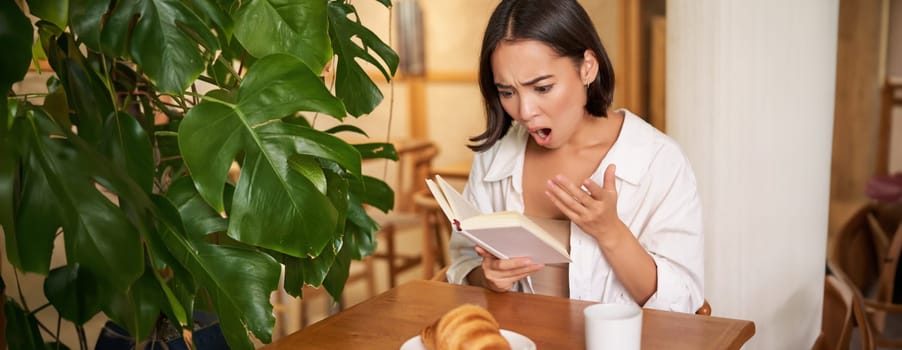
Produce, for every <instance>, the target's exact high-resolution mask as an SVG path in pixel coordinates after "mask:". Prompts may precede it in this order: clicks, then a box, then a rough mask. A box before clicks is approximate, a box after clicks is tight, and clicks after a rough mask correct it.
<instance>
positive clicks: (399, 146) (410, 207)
mask: <svg viewBox="0 0 902 350" xmlns="http://www.w3.org/2000/svg"><path fill="white" fill-rule="evenodd" d="M394 144H395V149H396V150H397V152H398V161H397V162H390V164H391V165H392V168H393V170H394V172H393V173H392V174H387V175H386V176H387V177H389V176H390V177H392V179H386V182H387V183H389V184H390V185H391V187H392V189H393V190H394V191H395V207H394V209H393V210H392V211H391V212H389V213H388V214H384V213H382V212H381V211H378V210H371V211H369V214H370V215H371V216H372V217H373V218H374V219H375V220H376V222H378V223H379V226H381V229H380V230H379V233H378V234H379V236H381V237H382V238H383V239H384V241H385V249H384V250H382V251H378V252H377V253H375V254H373V258H375V259H377V260H383V261H385V262H386V263H388V282H389V283H388V284H389V287H394V286H395V285H397V279H398V275H399V274H400V273H402V272H404V271H407V270H410V269H412V268H415V267H417V266H419V265H420V263H421V262H422V260H423V256H422V254H407V255H404V254H400V253H399V252H398V251H397V244H396V243H397V242H396V240H397V237H396V236H397V233H398V232H399V231H401V230H404V229H407V228H420V227H422V219H421V217H420V215H419V214H418V213H417V212H416V211H415V207H414V202H413V200H412V198H413V195H414V193H417V192H419V191H424V190H425V189H426V183H425V179H426V178H428V177H429V175H430V174H431V173H432V160H433V159H434V158H435V156H436V155H438V147H436V146H435V144H434V143H432V142H430V141H425V140H404V141H398V142H394ZM392 163H393V164H392Z"/></svg>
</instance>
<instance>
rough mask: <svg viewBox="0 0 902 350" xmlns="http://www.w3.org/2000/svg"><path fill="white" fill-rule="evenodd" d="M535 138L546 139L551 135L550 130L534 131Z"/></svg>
mask: <svg viewBox="0 0 902 350" xmlns="http://www.w3.org/2000/svg"><path fill="white" fill-rule="evenodd" d="M535 134H536V136H538V137H539V138H540V139H546V138H548V136H549V135H551V128H542V129H539V130H536V131H535Z"/></svg>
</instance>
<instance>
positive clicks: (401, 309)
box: [264, 280, 755, 350]
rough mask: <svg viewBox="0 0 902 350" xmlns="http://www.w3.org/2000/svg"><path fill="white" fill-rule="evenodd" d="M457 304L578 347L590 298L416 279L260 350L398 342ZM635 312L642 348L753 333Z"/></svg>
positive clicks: (697, 345)
mask: <svg viewBox="0 0 902 350" xmlns="http://www.w3.org/2000/svg"><path fill="white" fill-rule="evenodd" d="M464 303H472V304H477V305H481V306H483V307H485V308H486V309H488V310H489V311H490V312H491V313H492V314H493V315H494V316H495V318H497V319H498V322H499V323H500V324H501V328H504V329H509V330H512V331H514V332H517V333H520V334H523V335H525V336H527V337H529V338H530V339H532V340H533V341H534V342H535V343H536V346H537V347H538V349H539V350H544V349H583V348H585V343H586V340H585V329H584V324H583V309H585V308H586V306H589V305H592V304H593V303H592V302H585V301H577V300H570V299H566V298H555V297H548V296H541V295H529V294H521V293H495V292H491V291H488V290H486V289H483V288H479V287H469V286H458V285H451V284H448V283H444V282H435V281H423V280H418V281H412V282H408V283H406V284H403V285H401V286H399V287H396V288H394V289H392V290H389V291H388V292H385V293H383V294H381V295H379V296H377V297H375V298H372V299H369V300H367V301H365V302H363V303H361V304H358V305H355V306H353V307H351V308H349V309H347V310H344V311H342V312H339V313H337V314H335V315H332V316H330V317H329V318H326V319H324V320H322V321H320V322H317V323H315V324H313V325H311V326H309V327H306V328H303V329H301V330H300V331H298V332H296V333H293V334H291V335H288V336H286V337H283V338H281V339H279V340H277V341H276V342H274V343H272V344H270V345H269V346H267V347H265V348H264V349H269V350H275V349H328V350H332V349H398V348H400V347H401V344H403V343H404V342H405V341H407V339H409V338H411V337H413V336H415V335H418V334H419V332H420V329H422V328H423V327H425V326H427V325H429V324H430V323H432V322H433V321H435V320H436V319H438V318H439V317H441V315H443V314H444V313H445V312H447V311H448V310H450V309H452V308H454V307H456V306H458V305H460V304H464ZM642 317H643V320H642V348H643V349H673V350H680V349H693V350H698V349H739V348H740V347H741V346H742V344H744V343H745V342H746V341H747V340H749V339H750V338H751V337H752V336H753V335H754V334H755V324H754V323H753V322H751V321H743V320H735V319H729V318H720V317H712V316H699V315H694V314H683V313H676V312H665V311H657V310H643V316H642Z"/></svg>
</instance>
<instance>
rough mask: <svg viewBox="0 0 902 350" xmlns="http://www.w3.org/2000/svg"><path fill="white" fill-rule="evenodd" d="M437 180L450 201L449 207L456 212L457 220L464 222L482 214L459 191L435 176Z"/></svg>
mask: <svg viewBox="0 0 902 350" xmlns="http://www.w3.org/2000/svg"><path fill="white" fill-rule="evenodd" d="M435 180H436V181H437V182H438V185H439V188H441V190H442V193H444V194H445V199H447V200H448V205H449V206H450V207H451V211H452V212H454V215H456V219H458V220H460V221H463V220H464V219H467V218H471V217H474V216H477V215H481V214H482V212H481V211H479V209H476V207H474V206H473V204H470V201H468V200H467V199H466V198H464V196H463V195H462V194H460V192H457V190H456V189H454V187H453V186H451V184H449V183H448V182H446V181H445V180H444V179H442V177H441V176H439V175H435Z"/></svg>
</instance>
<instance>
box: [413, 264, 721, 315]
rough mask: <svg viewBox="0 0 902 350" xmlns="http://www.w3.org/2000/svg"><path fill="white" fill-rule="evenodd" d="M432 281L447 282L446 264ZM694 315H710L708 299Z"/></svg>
mask: <svg viewBox="0 0 902 350" xmlns="http://www.w3.org/2000/svg"><path fill="white" fill-rule="evenodd" d="M431 280H433V281H436V282H448V266H445V267H444V268H442V269H441V270H439V272H437V273H436V274H435V276H433V277H432V279H431ZM695 314H696V315H702V316H711V304H709V303H708V299H705V302H704V303H703V304H702V306H701V307H699V308H698V310H695Z"/></svg>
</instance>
